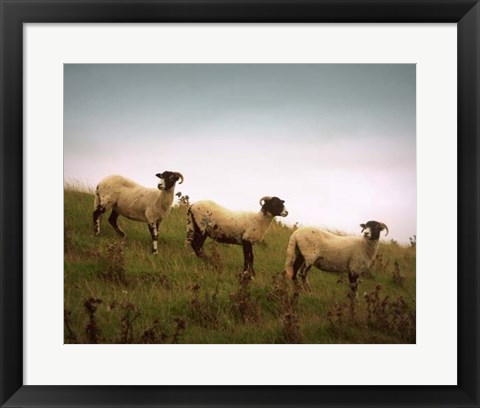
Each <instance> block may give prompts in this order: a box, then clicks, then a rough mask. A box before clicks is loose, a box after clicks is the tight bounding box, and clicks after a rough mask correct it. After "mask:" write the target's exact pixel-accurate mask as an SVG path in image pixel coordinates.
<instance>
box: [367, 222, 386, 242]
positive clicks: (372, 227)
mask: <svg viewBox="0 0 480 408" xmlns="http://www.w3.org/2000/svg"><path fill="white" fill-rule="evenodd" d="M360 227H362V234H363V236H364V237H365V238H368V239H369V240H371V241H378V240H379V239H380V232H382V231H383V230H385V229H386V230H387V234H388V228H387V226H386V225H385V224H384V223H382V222H378V221H368V222H367V223H366V224H360ZM387 234H385V235H387Z"/></svg>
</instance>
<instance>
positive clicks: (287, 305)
mask: <svg viewBox="0 0 480 408" xmlns="http://www.w3.org/2000/svg"><path fill="white" fill-rule="evenodd" d="M92 211H93V195H92V194H91V192H88V193H87V192H83V191H79V190H78V189H75V188H74V187H72V186H67V187H66V189H65V259H64V264H65V271H64V295H65V297H64V303H65V304H64V307H65V314H66V322H65V323H66V324H65V343H78V342H80V343H88V342H93V341H98V342H99V343H118V342H137V343H140V342H172V341H175V342H180V343H284V342H286V341H287V340H288V339H290V341H292V340H291V339H292V337H291V336H290V337H289V335H288V334H289V333H290V334H292V333H293V335H294V336H293V339H296V340H294V341H299V342H300V341H301V342H303V343H405V342H415V333H414V331H413V333H412V325H413V327H414V317H415V264H416V253H415V248H414V247H404V246H400V245H398V244H395V243H382V244H381V246H380V248H379V252H378V253H379V255H381V256H382V260H381V265H378V262H377V265H376V266H375V267H373V268H372V271H371V276H369V277H367V276H365V277H362V278H361V283H360V286H359V291H358V297H357V298H356V300H355V302H354V305H355V318H354V319H352V318H351V315H350V313H349V304H350V299H349V298H348V293H349V292H350V289H349V286H348V279H347V277H346V275H338V274H332V273H326V272H321V271H319V270H317V269H312V270H311V272H310V275H309V276H310V286H311V288H312V291H311V292H309V293H307V292H304V291H301V292H299V293H298V299H297V303H295V302H294V301H293V300H294V290H293V286H292V285H291V283H290V282H285V281H282V279H281V278H280V276H281V275H277V277H276V280H275V282H276V283H275V282H274V277H275V276H276V274H278V273H279V272H281V271H283V266H284V262H285V251H286V247H287V243H288V239H289V237H290V234H291V233H292V230H291V229H290V228H288V227H286V226H283V225H281V224H279V223H274V224H273V225H272V226H271V228H270V230H269V232H268V233H267V235H266V238H265V241H264V242H263V243H261V244H259V245H257V246H255V247H254V253H255V270H256V276H255V279H254V280H253V281H252V282H250V283H249V284H246V285H244V286H243V287H241V285H240V283H239V279H238V273H239V272H241V270H242V266H243V253H242V249H241V247H239V246H234V245H221V244H217V243H215V242H213V241H211V240H207V242H206V250H207V253H208V254H210V255H211V257H210V259H209V260H201V259H198V258H196V257H195V256H194V255H193V253H192V251H191V249H190V248H186V247H185V245H184V241H185V230H186V207H184V206H182V207H174V208H173V209H172V212H171V213H170V215H169V217H168V218H167V219H166V220H165V222H164V223H162V225H161V226H160V232H159V245H158V250H159V255H158V256H153V255H152V254H151V253H150V248H151V239H150V234H149V232H148V228H147V226H146V224H143V223H138V222H133V221H129V220H127V219H125V218H120V220H119V222H120V224H121V225H122V228H123V229H124V230H125V232H126V233H127V235H128V237H127V239H126V240H121V239H119V238H118V237H117V236H116V234H115V232H114V231H113V229H112V228H111V226H110V225H109V224H108V222H107V218H108V214H106V216H104V218H103V220H102V225H101V227H102V230H101V234H100V236H98V237H94V236H93V232H92ZM395 261H397V262H398V266H399V270H400V273H401V275H403V276H404V277H405V280H404V282H403V283H402V284H399V283H396V282H394V279H393V277H392V271H393V265H394V262H395ZM385 264H387V266H385ZM382 265H383V267H382ZM377 285H381V289H380V290H379V294H380V296H379V301H378V302H377V304H376V305H374V306H375V307H376V309H375V311H374V315H371V317H370V320H369V319H368V311H367V303H366V301H365V298H364V296H363V295H364V293H366V292H368V293H370V292H372V291H374V290H375V287H376V286H377ZM385 296H388V299H387V301H386V302H384V304H383V309H381V301H382V300H384V298H385ZM399 296H401V297H402V299H403V300H404V302H405V304H404V305H403V306H402V307H403V308H401V310H400V312H399V311H398V310H399V309H398V303H395V304H393V303H392V302H395V301H396V299H397V298H398V297H399ZM88 299H100V300H101V303H97V304H96V310H94V311H93V314H92V316H93V329H92V326H91V324H92V321H91V320H90V318H89V314H88V313H87V309H86V306H85V302H86V301H87V300H88ZM292 301H293V303H292ZM396 306H397V308H395V307H396ZM382 310H383V312H382ZM395 310H396V311H397V312H395ZM382 313H383V314H382ZM395 313H397V314H395ZM372 316H373V317H372ZM375 318H376V320H375ZM288 322H293V323H292V324H290V323H288ZM89 324H90V326H89V328H87V326H88V325H89ZM92 330H93V331H94V332H95V335H94V337H92V335H91V332H92ZM89 333H90V334H89Z"/></svg>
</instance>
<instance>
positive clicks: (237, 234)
mask: <svg viewBox="0 0 480 408" xmlns="http://www.w3.org/2000/svg"><path fill="white" fill-rule="evenodd" d="M284 203H285V201H284V200H281V199H280V198H278V197H268V196H267V197H263V198H261V199H260V205H261V209H260V211H258V212H244V211H231V210H228V209H226V208H224V207H222V206H220V205H218V204H217V203H215V202H213V201H198V202H196V203H194V204H192V205H191V206H190V208H189V209H188V213H187V240H186V243H187V244H190V245H191V246H192V248H193V250H194V251H195V254H196V255H197V256H198V257H201V256H203V255H204V253H203V244H204V242H205V240H206V239H207V237H210V238H211V239H213V240H215V241H217V242H221V243H225V244H235V245H242V246H243V257H244V265H243V270H244V272H245V273H248V274H250V275H254V274H255V272H254V270H253V248H252V245H253V244H256V243H258V242H261V241H262V240H263V238H264V236H265V234H266V233H267V231H268V228H269V227H270V224H271V223H272V221H273V218H274V217H276V216H278V215H279V216H281V217H286V216H287V215H288V211H287V210H286V209H285V206H284Z"/></svg>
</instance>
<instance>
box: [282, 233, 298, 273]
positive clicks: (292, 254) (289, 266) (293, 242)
mask: <svg viewBox="0 0 480 408" xmlns="http://www.w3.org/2000/svg"><path fill="white" fill-rule="evenodd" d="M296 235H297V234H296V233H295V232H294V233H293V234H292V235H291V237H290V240H289V241H288V246H287V260H286V261H285V275H287V277H288V278H292V277H293V264H294V263H295V260H296V258H297V256H298V254H299V252H300V251H299V249H298V245H297V237H296Z"/></svg>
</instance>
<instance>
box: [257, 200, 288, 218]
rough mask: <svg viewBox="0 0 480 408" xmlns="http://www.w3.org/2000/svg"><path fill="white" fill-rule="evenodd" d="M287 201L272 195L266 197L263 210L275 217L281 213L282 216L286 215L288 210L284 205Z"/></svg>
mask: <svg viewBox="0 0 480 408" xmlns="http://www.w3.org/2000/svg"><path fill="white" fill-rule="evenodd" d="M284 203H285V201H284V200H280V199H279V198H278V197H272V198H269V199H266V200H265V201H264V203H263V205H262V211H264V212H269V213H270V214H272V215H273V216H274V217H275V216H277V215H279V216H280V217H286V216H287V215H288V211H287V209H286V208H285V205H284Z"/></svg>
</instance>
